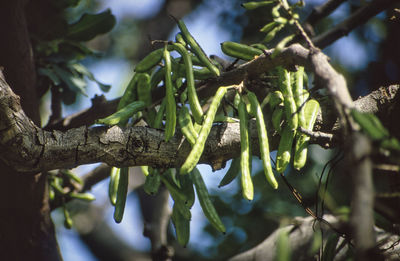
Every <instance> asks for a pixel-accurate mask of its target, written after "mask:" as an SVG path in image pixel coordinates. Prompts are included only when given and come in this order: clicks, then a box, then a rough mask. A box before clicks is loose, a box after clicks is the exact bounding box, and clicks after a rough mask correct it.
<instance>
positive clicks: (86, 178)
mask: <svg viewBox="0 0 400 261" xmlns="http://www.w3.org/2000/svg"><path fill="white" fill-rule="evenodd" d="M110 171H111V167H110V166H107V165H106V164H101V165H100V166H98V167H96V168H94V169H93V170H91V171H89V172H88V173H86V174H85V175H83V176H82V181H83V184H84V185H83V187H82V189H81V190H80V191H77V192H85V191H88V190H90V189H91V188H92V187H93V186H94V185H96V184H97V183H99V182H100V181H102V180H104V179H106V178H108V177H109V176H110Z"/></svg>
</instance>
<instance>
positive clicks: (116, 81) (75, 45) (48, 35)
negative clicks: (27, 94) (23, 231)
mask: <svg viewBox="0 0 400 261" xmlns="http://www.w3.org/2000/svg"><path fill="white" fill-rule="evenodd" d="M38 2H40V4H37V3H38ZM242 2H243V1H240V0H218V1H217V0H204V1H201V0H188V1H182V0H165V1H163V0H152V1H140V0H137V1H133V0H130V1H129V0H125V1H116V0H115V1H104V0H80V1H79V0H63V1H50V0H38V1H31V4H30V7H29V8H31V9H32V12H28V14H29V16H28V20H29V23H28V24H29V30H30V32H31V34H32V42H33V45H34V51H35V57H36V65H37V70H38V75H39V86H41V87H42V92H41V94H42V95H43V99H42V101H43V110H42V119H43V125H46V122H47V121H50V122H51V120H52V119H51V118H50V120H49V119H48V118H49V111H50V110H49V107H50V99H51V98H50V97H54V96H56V95H59V96H60V97H61V99H62V101H63V104H62V110H61V111H62V112H60V113H59V115H58V117H61V116H66V115H67V114H69V113H72V112H76V111H79V110H81V109H83V108H87V107H89V106H90V104H89V99H90V98H92V97H93V96H94V95H95V94H103V93H104V92H107V91H108V90H109V89H110V85H112V87H111V90H110V93H109V94H107V96H106V97H107V98H109V99H110V98H115V97H118V96H120V95H121V94H122V92H123V90H124V88H125V86H126V84H127V82H128V81H129V79H130V77H131V76H132V73H133V68H134V65H135V64H136V63H137V62H138V61H139V60H140V59H141V58H143V57H144V56H145V55H147V53H148V52H149V51H150V50H151V49H152V46H151V44H150V40H155V39H161V40H165V39H172V38H173V37H174V34H175V32H176V31H177V29H176V26H175V24H174V22H173V20H172V19H171V18H170V17H169V16H168V15H169V14H171V15H174V16H175V17H178V18H183V19H184V20H185V21H186V23H187V25H188V27H189V30H190V31H191V32H192V33H193V34H194V35H195V37H196V38H197V39H198V41H199V42H200V44H201V45H202V46H203V47H204V49H205V50H206V52H207V53H208V54H216V55H219V56H222V57H224V56H223V55H222V52H221V51H220V50H219V43H221V42H222V41H226V40H231V41H237V42H242V43H247V44H252V43H257V42H260V41H261V40H262V38H263V37H264V36H263V34H262V33H260V32H259V29H260V28H261V27H262V26H263V25H265V24H266V23H268V22H269V21H270V20H271V17H270V11H269V10H268V7H266V8H259V9H256V10H254V11H247V12H246V11H245V10H244V8H242V7H241V6H240V4H241V3H242ZM290 2H292V1H290ZM322 2H324V1H322V0H309V1H307V0H306V1H305V3H306V5H305V7H304V8H303V9H301V10H300V11H299V13H300V20H301V21H303V20H304V19H305V18H306V17H307V16H308V15H309V14H310V13H311V11H312V8H313V7H314V6H316V5H320V4H321V3H322ZM366 3H368V1H356V0H349V1H344V3H343V4H342V5H341V6H340V7H339V8H338V9H337V10H336V11H335V12H334V13H332V14H331V15H329V16H328V17H326V18H324V19H322V20H321V21H320V22H319V23H318V24H317V25H316V27H315V28H314V29H315V33H316V34H318V33H321V32H324V31H326V30H329V29H330V28H332V27H333V26H334V25H336V24H338V23H339V22H340V21H342V20H343V19H345V18H346V17H347V16H348V15H350V14H351V13H353V12H354V11H355V10H356V9H357V8H359V7H360V6H362V5H364V4H366ZM108 8H110V9H108ZM95 14H96V15H95ZM100 16H101V17H100ZM392 16H393V14H391V13H381V14H379V15H378V16H377V17H375V18H373V19H371V20H369V21H368V22H367V24H365V25H364V26H361V27H359V28H357V29H356V30H354V31H353V32H351V33H350V34H349V35H348V36H345V37H343V38H341V39H340V40H338V41H337V42H335V43H334V44H332V45H331V46H329V47H327V48H325V49H324V50H323V51H324V52H325V53H326V54H327V55H328V56H330V58H331V62H332V63H333V65H334V67H335V68H336V69H337V70H338V71H339V72H341V73H342V74H344V76H345V78H346V80H347V82H348V86H349V88H350V91H351V94H352V96H353V98H357V97H358V96H360V95H365V94H367V93H369V92H371V91H373V90H376V89H377V88H379V87H380V86H387V85H389V84H393V83H396V82H397V83H398V82H399V80H400V79H399V77H400V71H399V70H400V52H399V50H398V49H399V48H398V47H399V46H400V34H399V33H398V32H399V31H400V23H398V22H394V21H392V20H391V19H390V18H391V17H392ZM96 17H97V18H96ZM90 18H96V19H94V20H96V21H95V22H96V23H95V24H96V28H97V29H98V31H93V30H88V31H85V29H84V27H85V26H86V25H87V23H89V22H86V23H84V25H82V28H81V27H80V24H79V23H80V22H81V23H83V22H82V21H85V19H89V20H90ZM89 24H90V23H89ZM114 25H115V26H114ZM111 28H112V30H111ZM110 30H111V31H110ZM210 31H211V32H214V33H212V34H210ZM285 34H287V32H285V31H282V32H281V35H280V36H278V39H277V41H278V40H279V38H282V37H283V36H284V35H285ZM274 44H276V42H272V43H271V44H270V45H269V46H268V47H269V48H272V47H273V46H274ZM224 58H226V57H224ZM99 64H102V65H101V66H99ZM86 68H88V69H87V70H86ZM92 73H93V75H92ZM107 75H114V76H112V77H111V76H110V77H109V76H107ZM97 79H99V80H97ZM71 81H72V82H71ZM93 82H97V84H93ZM96 85H97V86H99V87H100V88H98V87H97V86H96ZM49 91H50V92H51V93H52V95H49ZM60 106H61V105H60ZM53 109H54V108H52V110H53ZM53 114H54V110H53ZM53 116H54V115H52V117H53ZM56 116H57V115H56ZM56 116H54V117H56ZM397 133H398V132H397ZM341 156H342V155H341V153H340V150H339V149H336V150H324V149H322V148H321V147H319V146H312V149H311V151H310V154H309V160H308V163H307V166H306V167H305V168H304V169H303V170H301V173H298V172H297V171H295V170H293V169H289V170H287V171H286V173H285V176H286V178H287V179H288V181H289V182H290V183H291V184H292V186H293V187H295V188H296V189H297V190H298V191H299V192H300V193H301V195H302V196H303V200H304V202H305V204H306V205H307V206H309V207H310V208H311V209H313V210H314V211H315V212H316V213H317V214H318V215H322V214H323V211H324V213H329V212H331V213H335V212H338V211H343V209H344V210H345V209H346V208H347V207H348V206H349V202H348V199H349V193H350V191H351V184H349V182H348V180H349V178H348V177H346V175H345V174H344V173H345V171H343V169H342V161H341V158H342V157H341ZM253 161H254V167H253V177H254V184H255V192H256V194H255V198H254V200H253V201H252V202H247V201H245V200H244V199H242V196H241V191H240V186H239V185H238V183H237V182H238V181H237V180H236V181H234V182H233V183H231V184H230V185H228V186H227V187H225V188H223V189H219V188H218V187H217V184H218V183H219V180H220V179H222V177H223V174H224V171H226V169H227V168H226V169H225V170H222V171H217V172H216V173H211V171H210V170H209V169H208V168H205V171H202V172H203V175H204V176H205V179H206V182H207V184H208V186H209V190H210V192H211V193H212V194H213V198H214V203H215V205H216V208H217V210H218V212H219V214H220V216H221V217H222V219H223V222H224V223H225V224H226V227H227V233H226V235H221V234H219V233H218V232H217V231H216V230H214V229H213V228H212V227H211V226H210V225H209V224H208V223H206V222H204V219H203V218H200V219H196V218H195V219H194V220H193V221H192V223H191V226H192V231H197V232H194V234H192V237H191V243H190V244H189V246H188V248H187V249H182V248H179V247H178V246H176V244H174V246H176V255H177V257H176V260H187V259H189V256H190V259H191V260H203V259H209V260H215V259H219V260H224V259H226V258H227V257H230V256H232V255H235V254H237V253H240V252H243V251H245V250H247V249H249V248H251V247H254V246H255V245H257V244H259V243H260V242H261V241H262V240H263V239H265V238H266V237H267V236H268V235H269V234H270V233H271V232H272V231H273V230H275V229H276V228H277V227H279V224H280V221H281V220H283V219H284V218H286V217H288V218H291V217H295V216H306V215H307V214H306V213H305V211H304V209H303V208H302V207H301V205H300V204H299V203H298V202H297V201H296V200H295V199H294V197H293V195H292V194H291V192H290V191H289V190H288V188H287V187H286V186H285V185H284V183H283V182H282V180H281V182H280V186H279V189H278V190H277V191H273V190H272V189H271V188H270V187H269V186H268V185H267V183H266V182H265V180H264V179H265V177H264V176H263V174H262V171H261V170H262V167H261V166H260V162H259V159H258V158H254V159H253ZM229 164H230V163H228V164H227V167H228V166H229ZM324 167H326V168H324ZM377 182H379V180H377ZM98 187H99V188H100V189H97V190H96V189H95V192H96V195H97V198H98V199H99V198H100V202H103V203H96V204H97V207H101V208H103V209H106V210H103V211H100V213H101V215H103V216H109V217H104V219H105V220H106V221H107V222H106V223H109V226H114V225H113V224H111V223H112V221H111V218H110V216H111V213H110V211H109V210H107V209H108V208H109V206H108V205H107V204H105V203H104V202H105V201H104V200H103V201H101V199H102V198H105V196H101V193H103V194H105V193H106V185H105V184H104V183H101V184H99V185H98ZM377 187H381V188H382V189H385V190H386V189H388V184H378V185H377ZM325 188H326V191H325ZM140 190H142V189H141V188H140V187H139V188H137V189H136V190H132V192H131V196H130V198H129V202H128V206H129V205H136V207H132V208H131V209H129V208H128V211H135V212H139V211H140V209H139V208H138V207H137V205H138V204H139V203H138V200H137V198H138V197H137V195H136V194H138V193H139V194H140V193H142V192H140ZM322 199H323V200H322ZM322 203H323V205H324V207H322ZM317 206H318V208H317V209H316V207H317ZM316 210H317V211H316ZM128 215H129V214H128ZM135 215H136V216H137V217H138V218H139V219H140V215H139V214H138V213H136V214H135ZM54 217H55V219H56V223H57V224H61V223H62V222H57V220H59V218H60V217H59V216H58V214H57V212H56V213H55V215H54ZM98 218H99V217H98ZM127 219H128V220H129V217H127ZM127 222H128V221H127ZM127 222H126V223H127ZM126 223H123V224H121V225H119V226H124V227H125V228H128V229H132V230H136V231H137V233H136V234H135V236H136V237H139V238H137V239H136V240H134V241H132V240H125V244H129V245H130V246H129V247H131V248H133V249H138V250H139V251H144V252H145V251H149V244H148V241H147V239H146V238H145V237H143V236H141V231H142V229H143V228H142V227H140V226H141V222H140V221H138V222H137V223H136V224H138V226H139V227H134V226H128V225H127V224H126ZM59 231H60V237H59V238H60V239H59V240H60V243H61V247H62V250H63V251H64V253H63V255H64V257H65V260H80V259H79V257H78V256H82V255H83V256H84V258H83V259H81V260H96V259H98V260H107V258H106V257H105V256H103V257H101V255H99V253H98V252H97V253H96V251H98V249H97V250H96V249H93V248H92V247H90V248H91V249H92V251H93V252H92V253H90V250H88V248H86V247H82V246H78V243H77V242H76V241H74V242H75V243H71V244H73V247H68V246H63V242H66V240H67V239H65V238H71V237H75V234H74V233H73V232H69V231H68V232H66V231H65V230H63V229H62V228H59ZM118 231H119V232H118ZM78 232H79V231H78ZM114 232H116V233H117V234H118V233H122V232H121V229H119V230H116V231H114ZM173 233H174V232H173V229H172V227H171V229H170V234H171V235H170V239H171V240H174V239H173V236H172V235H173ZM131 236H132V235H131ZM80 238H81V239H83V241H82V242H85V243H86V244H87V240H84V235H82V234H81V235H80ZM125 238H126V236H125ZM138 241H145V242H146V243H142V244H139V245H135V244H136V243H137V242H138ZM71 242H72V241H71ZM122 242H124V239H122ZM127 242H128V243H127ZM132 242H134V243H132ZM73 248H77V249H79V251H78V252H79V253H75V254H73V253H71V252H70V251H67V250H71V249H73ZM65 249H66V250H65ZM82 253H84V254H82ZM95 256H97V257H95Z"/></svg>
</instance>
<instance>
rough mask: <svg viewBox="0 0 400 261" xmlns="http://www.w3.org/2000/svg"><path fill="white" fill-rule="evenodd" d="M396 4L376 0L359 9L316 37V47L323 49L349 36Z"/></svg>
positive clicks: (388, 0) (395, 0)
mask: <svg viewBox="0 0 400 261" xmlns="http://www.w3.org/2000/svg"><path fill="white" fill-rule="evenodd" d="M394 3H398V0H374V1H372V2H371V3H370V4H368V5H366V6H364V7H361V8H360V9H358V10H357V11H356V12H354V14H352V15H351V16H349V17H348V18H347V19H346V20H344V21H343V22H341V23H339V24H338V25H336V26H335V27H334V28H332V29H331V30H329V31H326V32H325V33H322V34H320V35H318V36H316V37H314V38H313V39H312V41H313V43H314V44H315V45H316V46H318V47H319V48H321V49H323V48H325V47H327V46H328V45H330V44H331V43H333V42H334V41H336V40H338V39H339V38H341V37H343V36H345V35H348V34H349V33H350V32H351V31H352V30H353V29H355V28H356V27H357V26H360V25H362V24H364V23H365V22H367V21H368V20H369V19H370V18H372V17H374V16H375V15H377V14H379V13H380V12H382V11H384V10H386V9H388V8H389V7H390V6H392V5H393V4H394Z"/></svg>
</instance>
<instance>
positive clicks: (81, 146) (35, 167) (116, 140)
mask: <svg viewBox="0 0 400 261" xmlns="http://www.w3.org/2000/svg"><path fill="white" fill-rule="evenodd" d="M0 76H1V75H0ZM388 90H389V91H388ZM388 90H386V91H376V92H374V93H373V94H371V95H370V96H368V97H366V98H363V99H361V100H363V101H365V102H367V101H368V102H371V101H372V102H375V103H377V104H378V103H379V102H382V101H391V100H392V99H391V98H393V99H394V97H395V93H396V92H397V90H398V86H392V87H390V88H388ZM355 104H356V105H357V104H358V102H357V103H355ZM358 106H359V107H360V108H364V106H362V105H360V104H359V105H358ZM382 106H384V105H383V104H382V105H380V106H377V107H382ZM0 119H1V121H0V131H1V135H0V147H1V150H0V157H1V158H2V159H3V160H4V161H5V162H7V163H8V165H10V166H13V167H14V168H16V169H18V170H20V171H23V172H35V171H44V170H50V169H59V168H71V167H75V166H78V165H82V164H88V163H95V162H105V163H107V164H109V165H112V166H140V165H150V166H154V167H161V168H168V167H179V166H180V165H181V164H182V163H183V161H184V160H185V159H186V156H187V154H188V153H189V151H190V149H191V147H190V145H189V143H188V142H186V141H184V140H183V138H182V136H181V135H179V134H177V135H176V136H175V137H173V138H172V139H171V140H170V141H169V142H165V141H164V132H163V131H162V130H158V129H151V128H147V127H133V128H128V129H121V128H119V127H117V126H114V127H105V126H97V127H91V128H88V127H80V128H76V129H71V130H68V131H66V132H60V131H52V132H48V131H44V130H42V129H40V128H38V127H36V126H35V125H34V124H33V123H32V122H31V121H30V120H29V119H28V118H27V116H26V115H25V114H24V113H23V111H22V109H21V107H20V105H19V99H18V96H16V95H15V94H13V93H12V91H11V89H10V88H9V86H8V85H7V83H6V82H5V81H4V78H3V79H2V78H1V77H0ZM335 120H336V118H332V119H326V118H322V119H321V120H320V122H318V125H317V126H316V128H315V129H316V130H323V131H325V129H324V126H333V123H334V122H335ZM267 127H268V126H267ZM250 129H251V141H252V146H253V148H254V149H253V151H254V152H258V151H259V150H258V137H257V131H256V128H255V125H254V122H251V125H250ZM331 130H332V129H331ZM269 135H270V141H271V144H270V146H271V150H274V149H276V148H277V144H278V142H279V137H278V136H276V135H274V134H273V133H270V134H269ZM171 152H174V155H171ZM239 152H240V135H239V124H238V123H229V124H228V123H226V124H219V125H216V126H214V127H213V128H212V131H211V133H210V136H209V138H208V140H207V143H206V146H205V153H204V154H203V156H202V158H201V160H200V162H202V163H208V164H211V165H213V166H214V168H220V167H223V166H224V162H225V161H226V160H228V159H231V158H233V157H237V156H238V155H239Z"/></svg>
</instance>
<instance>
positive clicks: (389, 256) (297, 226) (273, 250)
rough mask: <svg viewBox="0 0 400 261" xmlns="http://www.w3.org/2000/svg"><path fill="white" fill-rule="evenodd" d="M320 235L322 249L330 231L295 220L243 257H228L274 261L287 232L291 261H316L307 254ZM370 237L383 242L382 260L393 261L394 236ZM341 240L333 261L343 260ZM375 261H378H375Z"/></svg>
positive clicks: (331, 219) (379, 233)
mask: <svg viewBox="0 0 400 261" xmlns="http://www.w3.org/2000/svg"><path fill="white" fill-rule="evenodd" d="M324 219H325V220H327V221H329V222H330V224H332V225H334V226H335V227H340V226H341V225H342V224H341V222H340V221H339V220H338V219H337V218H336V217H334V216H332V215H324ZM318 231H321V232H323V236H324V238H323V242H322V244H323V245H326V243H327V239H328V238H329V237H330V236H331V235H332V234H333V233H335V232H334V231H332V229H331V228H330V227H329V226H327V225H326V224H324V223H319V222H318V221H314V220H313V218H312V217H306V218H300V217H299V218H295V219H294V220H293V221H292V222H291V224H290V225H288V226H285V227H281V228H279V229H277V230H275V231H274V232H273V233H272V234H271V235H270V236H268V237H267V238H266V239H265V240H264V241H263V242H261V243H260V244H259V245H257V246H255V247H254V248H252V249H249V250H247V251H245V252H243V253H240V254H238V255H236V256H233V257H231V258H230V259H229V260H230V261H242V260H243V261H245V260H246V261H247V260H253V261H269V260H271V261H272V260H276V258H277V246H276V245H277V242H278V237H279V234H280V233H282V232H287V233H288V234H289V249H288V251H290V253H291V258H292V259H291V260H319V259H318V258H317V257H316V255H318V253H311V252H310V250H311V249H312V247H311V245H312V244H313V243H315V242H314V241H315V237H314V235H315V233H316V232H318ZM373 232H374V233H376V234H377V239H378V240H379V241H381V242H383V243H382V244H381V245H380V246H379V247H380V249H381V251H382V253H383V255H384V256H385V258H386V259H385V260H397V259H398V255H399V253H400V245H399V244H396V241H398V236H394V235H390V234H388V233H387V232H385V231H382V230H380V229H378V228H376V227H375V228H374V231H373ZM344 240H345V239H344V238H342V237H341V238H339V242H338V244H337V245H336V248H335V249H336V251H335V259H334V260H345V259H346V255H347V251H348V248H349V245H348V244H346V245H345V246H344V247H343V248H339V246H340V245H341V244H342V243H345V242H343V241H344ZM375 260H378V259H375Z"/></svg>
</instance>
